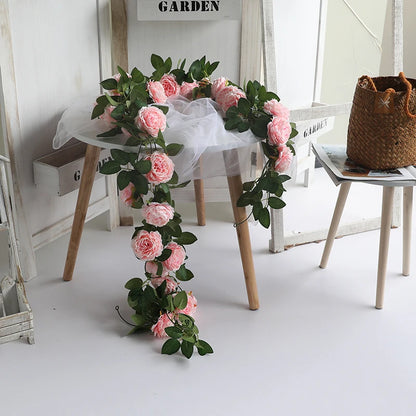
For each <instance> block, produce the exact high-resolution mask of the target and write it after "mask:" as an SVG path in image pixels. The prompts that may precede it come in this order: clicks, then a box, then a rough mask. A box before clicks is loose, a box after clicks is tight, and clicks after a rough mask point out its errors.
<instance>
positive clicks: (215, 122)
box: [53, 97, 258, 182]
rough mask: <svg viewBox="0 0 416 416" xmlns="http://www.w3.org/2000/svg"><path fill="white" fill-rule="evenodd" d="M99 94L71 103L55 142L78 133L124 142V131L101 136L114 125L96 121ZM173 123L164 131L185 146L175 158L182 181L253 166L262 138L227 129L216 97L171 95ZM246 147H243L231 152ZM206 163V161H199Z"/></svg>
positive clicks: (106, 144)
mask: <svg viewBox="0 0 416 416" xmlns="http://www.w3.org/2000/svg"><path fill="white" fill-rule="evenodd" d="M94 101H95V100H94V99H85V100H81V101H78V102H77V103H76V104H75V105H73V106H71V107H69V108H68V109H67V110H66V111H65V112H64V114H63V115H62V118H61V120H60V121H59V123H58V128H57V132H56V135H55V137H54V139H53V147H54V148H55V149H57V148H60V147H61V146H62V145H64V144H65V143H66V142H67V141H68V140H70V139H71V138H72V137H75V138H78V139H79V140H81V141H82V140H83V139H84V138H89V139H95V140H97V142H96V143H94V144H96V145H97V146H99V145H100V144H102V146H103V147H110V148H111V145H110V143H116V144H119V145H123V144H124V143H125V141H126V140H127V137H126V136H124V135H119V136H117V137H116V139H100V138H97V137H96V136H97V134H100V133H102V132H105V131H107V130H109V129H110V128H111V125H108V124H106V123H105V122H104V121H102V120H98V119H95V120H91V112H92V109H93V107H94ZM167 105H168V106H169V111H168V113H167V115H166V117H167V126H168V127H167V128H166V130H165V131H164V133H163V136H164V138H165V141H166V143H168V144H169V143H180V144H183V145H184V150H182V151H181V152H180V153H179V154H178V155H177V156H175V157H172V159H173V161H174V163H175V170H176V172H177V173H178V175H179V179H180V181H181V182H182V181H186V180H189V179H202V178H208V177H214V176H225V175H227V176H233V175H237V174H244V173H245V171H246V170H247V169H249V168H250V155H251V153H252V152H253V151H255V149H256V145H257V142H258V139H257V138H256V137H255V136H254V135H253V134H252V133H251V132H250V131H246V132H244V133H239V132H237V131H227V130H225V128H224V121H223V113H222V111H221V109H220V108H219V106H218V105H217V103H216V102H215V101H213V100H211V99H210V98H200V99H198V100H195V101H189V100H187V99H185V98H183V97H176V98H173V99H172V98H170V99H169V100H168V102H167ZM232 149H240V150H239V151H238V156H236V155H237V152H225V153H224V151H228V150H232ZM199 162H200V163H199Z"/></svg>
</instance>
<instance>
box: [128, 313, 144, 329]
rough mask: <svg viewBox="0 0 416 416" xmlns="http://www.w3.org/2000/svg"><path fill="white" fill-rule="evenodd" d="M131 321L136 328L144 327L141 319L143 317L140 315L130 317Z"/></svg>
mask: <svg viewBox="0 0 416 416" xmlns="http://www.w3.org/2000/svg"><path fill="white" fill-rule="evenodd" d="M131 320H132V321H133V323H134V324H135V325H136V326H139V327H140V326H143V325H144V323H145V319H144V318H143V315H140V314H138V313H136V314H134V315H132V316H131Z"/></svg>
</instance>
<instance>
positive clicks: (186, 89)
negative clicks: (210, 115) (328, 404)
mask: <svg viewBox="0 0 416 416" xmlns="http://www.w3.org/2000/svg"><path fill="white" fill-rule="evenodd" d="M194 88H198V84H197V83H196V82H183V83H182V85H181V91H180V95H182V97H185V98H187V99H188V100H192V92H193V90H194Z"/></svg>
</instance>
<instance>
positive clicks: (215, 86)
mask: <svg viewBox="0 0 416 416" xmlns="http://www.w3.org/2000/svg"><path fill="white" fill-rule="evenodd" d="M227 82H228V81H227V80H226V79H225V78H224V77H221V78H217V79H216V80H215V81H214V82H213V83H212V86H211V97H212V98H214V99H215V97H216V96H217V95H218V93H219V92H220V91H221V90H222V89H224V88H225V87H226V86H227Z"/></svg>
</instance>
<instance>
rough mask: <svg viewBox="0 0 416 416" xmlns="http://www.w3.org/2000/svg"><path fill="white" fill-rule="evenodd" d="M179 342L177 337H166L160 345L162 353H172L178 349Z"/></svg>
mask: <svg viewBox="0 0 416 416" xmlns="http://www.w3.org/2000/svg"><path fill="white" fill-rule="evenodd" d="M180 347H181V343H180V342H179V341H178V340H177V339H173V338H171V339H168V340H167V341H166V342H165V343H164V344H163V346H162V354H168V355H172V354H175V352H178V351H179V348H180Z"/></svg>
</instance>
